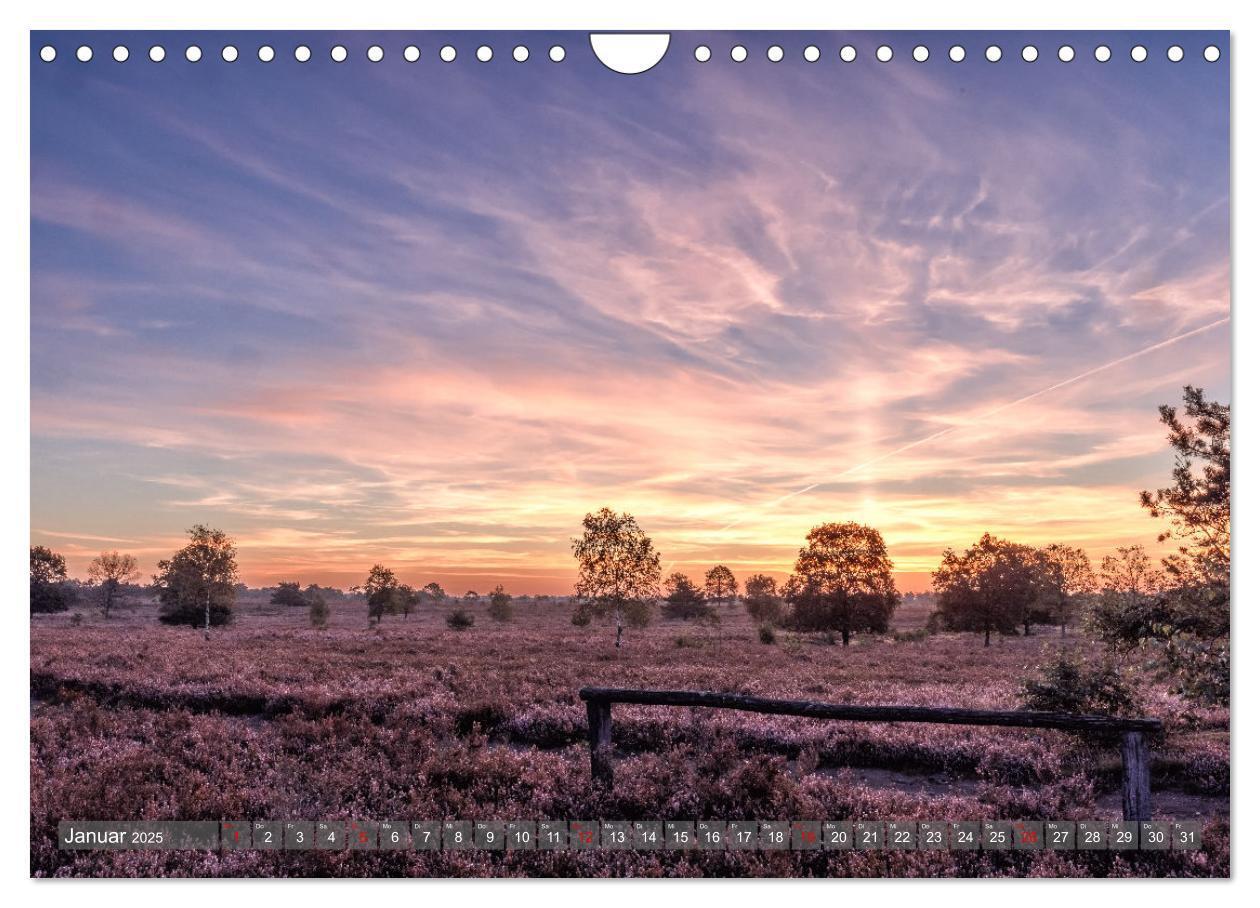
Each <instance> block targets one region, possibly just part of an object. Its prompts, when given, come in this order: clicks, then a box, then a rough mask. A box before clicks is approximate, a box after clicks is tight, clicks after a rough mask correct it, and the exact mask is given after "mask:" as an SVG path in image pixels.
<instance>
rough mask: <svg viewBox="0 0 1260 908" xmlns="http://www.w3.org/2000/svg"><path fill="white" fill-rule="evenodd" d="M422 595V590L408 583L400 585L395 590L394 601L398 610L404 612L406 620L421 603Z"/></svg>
mask: <svg viewBox="0 0 1260 908" xmlns="http://www.w3.org/2000/svg"><path fill="white" fill-rule="evenodd" d="M422 595H423V594H422V593H421V592H417V591H416V590H415V588H414V587H412V586H410V585H408V584H406V583H400V584H399V585H398V589H397V590H395V591H394V602H395V604H396V605H397V607H398V611H400V612H402V615H403V620H404V621H406V620H407V619H408V618H410V617H411V613H412V612H413V611H415V608H416V606H418V605H419V604H420V599H421V598H422Z"/></svg>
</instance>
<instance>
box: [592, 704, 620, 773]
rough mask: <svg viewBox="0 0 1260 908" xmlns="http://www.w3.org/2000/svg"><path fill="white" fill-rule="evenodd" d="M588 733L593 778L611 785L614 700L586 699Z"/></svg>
mask: <svg viewBox="0 0 1260 908" xmlns="http://www.w3.org/2000/svg"><path fill="white" fill-rule="evenodd" d="M586 735H587V739H588V740H589V741H590V745H591V779H592V780H594V781H596V782H603V783H605V784H608V785H611V784H612V780H613V766H612V702H611V701H609V700H597V699H592V700H587V701H586Z"/></svg>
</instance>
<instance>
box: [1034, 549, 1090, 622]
mask: <svg viewBox="0 0 1260 908" xmlns="http://www.w3.org/2000/svg"><path fill="white" fill-rule="evenodd" d="M1037 558H1038V561H1039V564H1040V567H1041V571H1040V575H1039V576H1040V581H1041V598H1042V599H1043V600H1044V601H1045V604H1046V605H1047V606H1048V607H1049V608H1050V611H1051V614H1053V615H1054V616H1055V617H1056V618H1057V620H1058V624H1059V632H1060V634H1061V635H1062V636H1065V637H1066V636H1067V625H1068V618H1069V617H1070V616H1071V614H1072V612H1073V611H1075V610H1076V607H1077V606H1078V605H1079V604H1080V603H1081V602H1082V601H1084V600H1085V598H1086V597H1087V596H1089V594H1090V593H1092V592H1093V591H1094V587H1095V586H1096V584H1097V580H1096V578H1095V577H1094V569H1093V566H1092V565H1091V564H1090V563H1089V556H1088V555H1086V554H1085V552H1084V551H1082V550H1081V549H1077V548H1073V547H1072V546H1070V545H1061V544H1059V543H1057V542H1054V543H1051V544H1050V545H1048V546H1046V547H1045V548H1042V549H1039V550H1038V551H1037Z"/></svg>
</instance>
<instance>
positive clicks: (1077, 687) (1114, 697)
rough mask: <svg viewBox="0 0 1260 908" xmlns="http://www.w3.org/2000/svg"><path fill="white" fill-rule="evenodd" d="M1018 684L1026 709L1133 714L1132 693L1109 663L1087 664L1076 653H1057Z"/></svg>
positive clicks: (1021, 699)
mask: <svg viewBox="0 0 1260 908" xmlns="http://www.w3.org/2000/svg"><path fill="white" fill-rule="evenodd" d="M1037 671H1038V674H1037V675H1036V676H1034V677H1030V678H1025V679H1024V680H1023V681H1022V682H1021V683H1020V701H1021V703H1022V705H1023V706H1024V708H1025V709H1032V710H1046V711H1048V712H1065V713H1104V714H1106V715H1117V716H1123V715H1132V714H1133V713H1134V710H1135V709H1136V706H1137V701H1136V698H1135V696H1134V692H1133V689H1132V687H1131V686H1130V685H1129V683H1128V682H1127V681H1126V680H1125V678H1124V676H1123V675H1122V674H1121V673H1120V670H1119V669H1118V668H1117V667H1116V666H1115V664H1114V663H1112V662H1103V663H1102V664H1100V665H1097V666H1090V665H1087V664H1086V663H1085V661H1084V660H1083V659H1081V657H1080V656H1078V655H1076V654H1069V653H1060V654H1058V655H1057V656H1054V657H1053V658H1051V659H1049V660H1047V661H1045V662H1043V663H1042V664H1041V665H1039V666H1038V667H1037Z"/></svg>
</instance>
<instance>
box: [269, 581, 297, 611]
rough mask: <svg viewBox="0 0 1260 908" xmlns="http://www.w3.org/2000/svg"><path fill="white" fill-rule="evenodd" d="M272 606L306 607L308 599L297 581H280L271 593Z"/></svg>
mask: <svg viewBox="0 0 1260 908" xmlns="http://www.w3.org/2000/svg"><path fill="white" fill-rule="evenodd" d="M271 604H272V605H284V606H289V607H294V608H296V607H298V606H303V605H306V597H305V596H303V595H302V587H301V585H300V584H298V582H297V581H296V580H294V581H291V582H286V581H283V580H282V581H280V582H279V583H278V584H276V588H275V590H273V591H272V593H271Z"/></svg>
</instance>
